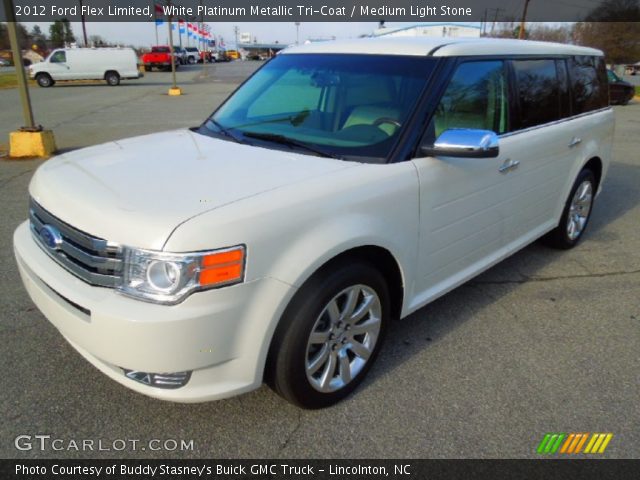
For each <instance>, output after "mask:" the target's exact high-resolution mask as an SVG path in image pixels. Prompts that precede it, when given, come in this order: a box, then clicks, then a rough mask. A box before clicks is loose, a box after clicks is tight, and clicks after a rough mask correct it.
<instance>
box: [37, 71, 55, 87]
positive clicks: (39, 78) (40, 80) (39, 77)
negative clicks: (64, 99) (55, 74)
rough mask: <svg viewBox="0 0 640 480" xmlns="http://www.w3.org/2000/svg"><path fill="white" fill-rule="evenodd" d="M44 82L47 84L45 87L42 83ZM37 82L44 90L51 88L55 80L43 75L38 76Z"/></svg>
mask: <svg viewBox="0 0 640 480" xmlns="http://www.w3.org/2000/svg"><path fill="white" fill-rule="evenodd" d="M43 80H44V81H46V82H47V83H46V85H43V84H42V83H41V82H42V81H43ZM36 82H37V83H38V85H39V86H40V87H42V88H49V87H50V86H51V85H53V79H52V78H51V77H50V76H49V75H47V74H46V73H41V74H39V75H38V76H36Z"/></svg>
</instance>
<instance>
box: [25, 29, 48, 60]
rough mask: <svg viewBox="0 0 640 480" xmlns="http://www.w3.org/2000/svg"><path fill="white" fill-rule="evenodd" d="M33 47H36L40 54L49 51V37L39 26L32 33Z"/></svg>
mask: <svg viewBox="0 0 640 480" xmlns="http://www.w3.org/2000/svg"><path fill="white" fill-rule="evenodd" d="M29 35H30V37H31V46H33V45H35V46H36V49H37V50H38V52H39V53H40V54H42V52H44V51H46V50H47V37H46V35H45V34H44V33H42V30H41V29H40V26H39V25H34V26H33V28H32V29H31V32H30V34H29Z"/></svg>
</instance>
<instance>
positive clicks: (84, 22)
mask: <svg viewBox="0 0 640 480" xmlns="http://www.w3.org/2000/svg"><path fill="white" fill-rule="evenodd" d="M78 1H79V2H80V17H81V18H82V36H83V38H84V46H85V47H88V46H89V41H88V40H87V23H86V19H85V15H84V9H83V7H82V0H78Z"/></svg>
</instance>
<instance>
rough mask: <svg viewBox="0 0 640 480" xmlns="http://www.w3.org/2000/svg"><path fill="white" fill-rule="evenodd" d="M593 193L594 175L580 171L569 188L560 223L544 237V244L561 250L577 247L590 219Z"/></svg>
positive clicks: (588, 171)
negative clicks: (569, 191)
mask: <svg viewBox="0 0 640 480" xmlns="http://www.w3.org/2000/svg"><path fill="white" fill-rule="evenodd" d="M595 193H596V178H595V175H594V174H593V172H592V171H591V170H589V169H584V170H582V171H581V172H580V174H579V175H578V178H577V179H576V181H575V183H574V184H573V187H572V188H571V193H570V194H569V198H568V199H567V203H566V205H565V207H564V210H563V212H562V217H561V218H560V223H559V224H558V226H557V227H556V228H555V229H553V230H552V231H551V232H549V233H548V234H547V235H546V236H545V237H544V240H545V243H547V244H548V245H550V246H552V247H555V248H561V249H569V248H573V247H574V246H575V245H577V243H578V242H579V241H580V239H581V238H582V235H583V234H584V231H585V230H586V228H587V224H588V223H589V219H590V218H591V211H592V210H593V202H594V197H595Z"/></svg>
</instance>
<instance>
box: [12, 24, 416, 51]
mask: <svg viewBox="0 0 640 480" xmlns="http://www.w3.org/2000/svg"><path fill="white" fill-rule="evenodd" d="M36 24H37V25H40V28H41V29H42V31H43V32H45V33H46V34H47V35H48V33H49V25H50V23H48V22H25V23H24V25H25V26H26V27H27V28H28V29H29V30H31V28H32V27H33V25H36ZM413 24H414V23H409V22H406V23H402V22H388V23H387V24H386V26H387V27H398V26H407V25H413ZM209 25H210V26H211V29H212V32H214V33H215V34H216V35H221V36H222V37H223V38H224V39H225V43H226V44H227V47H229V46H231V44H233V43H234V41H235V40H234V33H233V27H234V26H235V25H237V26H238V28H239V31H240V33H244V32H246V33H250V34H251V37H252V38H254V37H257V39H258V42H260V43H275V41H276V40H277V41H278V42H279V43H283V44H286V45H289V44H292V43H295V41H296V26H295V24H294V23H293V22H282V23H278V22H244V23H242V22H238V23H211V22H210V23H209ZM72 26H73V32H74V34H75V36H76V38H77V39H79V40H80V39H82V24H80V23H75V22H73V23H72ZM376 28H378V24H377V23H375V22H361V23H359V22H303V23H301V24H300V42H301V43H302V42H304V41H305V40H306V39H308V38H325V37H332V36H335V37H336V38H355V37H358V36H359V35H362V34H369V33H371V32H372V31H373V30H375V29H376ZM155 31H156V29H155V24H154V23H153V22H137V23H134V22H128V23H116V22H91V23H87V35H88V36H91V35H100V36H101V37H103V38H104V39H105V40H108V41H110V42H114V43H122V44H126V45H134V46H139V47H148V46H151V45H154V44H155V42H156V35H155ZM167 38H168V32H167V25H166V24H165V25H163V26H161V27H158V41H159V43H161V44H165V43H167ZM183 41H186V36H184V35H183ZM175 43H177V41H176V42H175Z"/></svg>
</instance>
